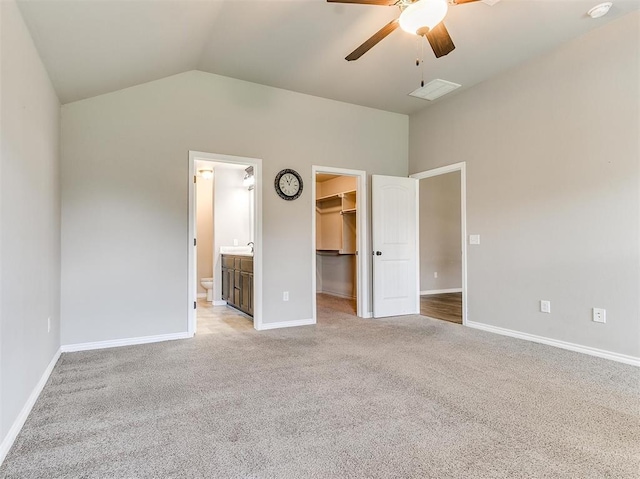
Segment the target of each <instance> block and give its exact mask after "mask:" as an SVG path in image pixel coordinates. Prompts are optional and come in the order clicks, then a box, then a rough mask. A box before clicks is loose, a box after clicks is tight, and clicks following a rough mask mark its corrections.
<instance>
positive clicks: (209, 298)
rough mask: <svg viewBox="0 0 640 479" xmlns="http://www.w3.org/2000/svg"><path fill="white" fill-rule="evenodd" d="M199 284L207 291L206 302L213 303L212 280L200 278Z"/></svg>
mask: <svg viewBox="0 0 640 479" xmlns="http://www.w3.org/2000/svg"><path fill="white" fill-rule="evenodd" d="M200 284H201V285H202V287H203V288H204V289H206V290H207V301H209V302H210V303H211V302H213V278H200Z"/></svg>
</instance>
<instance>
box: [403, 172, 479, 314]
mask: <svg viewBox="0 0 640 479" xmlns="http://www.w3.org/2000/svg"><path fill="white" fill-rule="evenodd" d="M411 177H412V178H416V179H418V180H419V188H420V195H419V197H420V200H419V201H420V205H419V229H420V314H421V315H423V316H428V317H431V318H435V319H441V320H444V321H449V322H453V323H459V324H466V322H467V267H466V263H467V251H466V186H465V185H466V170H465V163H464V162H462V163H456V164H453V165H449V166H445V167H441V168H436V169H433V170H428V171H424V172H421V173H416V174H414V175H411Z"/></svg>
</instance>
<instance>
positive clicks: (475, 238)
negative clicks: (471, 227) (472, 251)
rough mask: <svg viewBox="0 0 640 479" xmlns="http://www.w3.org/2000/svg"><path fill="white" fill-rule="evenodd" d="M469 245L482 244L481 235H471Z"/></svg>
mask: <svg viewBox="0 0 640 479" xmlns="http://www.w3.org/2000/svg"><path fill="white" fill-rule="evenodd" d="M469 244H480V235H469Z"/></svg>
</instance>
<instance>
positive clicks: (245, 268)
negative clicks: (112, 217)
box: [240, 258, 253, 273]
mask: <svg viewBox="0 0 640 479" xmlns="http://www.w3.org/2000/svg"><path fill="white" fill-rule="evenodd" d="M240 271H242V272H244V273H253V258H242V259H241V260H240Z"/></svg>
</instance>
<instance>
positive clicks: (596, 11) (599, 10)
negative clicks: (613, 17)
mask: <svg viewBox="0 0 640 479" xmlns="http://www.w3.org/2000/svg"><path fill="white" fill-rule="evenodd" d="M611 5H613V3H611V2H604V3H601V4H600V5H596V6H595V7H593V8H592V9H591V10H589V11H588V12H587V15H589V16H590V17H591V18H600V17H603V16H605V15H606V14H607V13H609V9H610V8H611Z"/></svg>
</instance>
